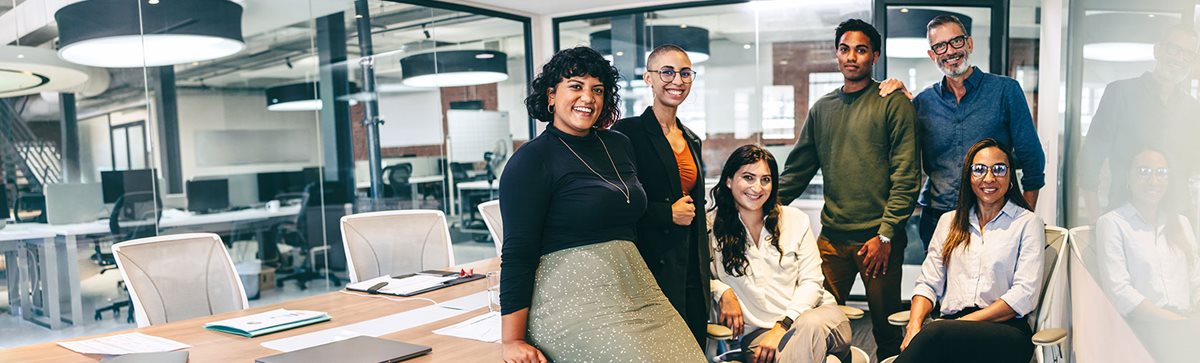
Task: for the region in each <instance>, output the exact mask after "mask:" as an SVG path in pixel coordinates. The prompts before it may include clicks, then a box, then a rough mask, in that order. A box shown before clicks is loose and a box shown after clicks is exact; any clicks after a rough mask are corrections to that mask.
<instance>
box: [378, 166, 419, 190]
mask: <svg viewBox="0 0 1200 363" xmlns="http://www.w3.org/2000/svg"><path fill="white" fill-rule="evenodd" d="M412 169H413V167H412V163H399V164H396V165H390V166H388V167H386V168H383V174H384V177H385V178H386V179H387V181H388V184H391V185H398V184H408V178H409V177H411V176H412Z"/></svg>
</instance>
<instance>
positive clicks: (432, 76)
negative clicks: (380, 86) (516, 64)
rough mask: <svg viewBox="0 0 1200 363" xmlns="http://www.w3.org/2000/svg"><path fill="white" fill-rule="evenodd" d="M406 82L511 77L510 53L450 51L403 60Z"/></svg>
mask: <svg viewBox="0 0 1200 363" xmlns="http://www.w3.org/2000/svg"><path fill="white" fill-rule="evenodd" d="M400 71H401V73H402V74H403V76H404V81H403V82H404V85H406V86H409V87H458V86H473V85H480V84H489V83H496V82H500V81H504V80H506V79H508V55H507V54H504V53H503V52H497V51H493V50H448V51H436V52H430V53H421V54H414V55H410V56H407V57H404V58H403V59H400Z"/></svg>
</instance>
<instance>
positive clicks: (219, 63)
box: [0, 0, 530, 347]
mask: <svg viewBox="0 0 1200 363" xmlns="http://www.w3.org/2000/svg"><path fill="white" fill-rule="evenodd" d="M85 3H96V4H99V3H104V4H102V5H104V6H103V7H101V8H95V7H92V8H84V10H85V11H82V12H81V11H78V10H79V9H72V8H71V6H64V5H55V7H52V8H49V9H47V10H45V11H46V12H48V19H50V20H49V21H48V22H47V23H46V24H28V23H22V24H21V27H16V26H15V20H14V18H12V17H8V16H0V28H2V29H8V30H10V31H9V32H6V35H5V36H4V38H5V39H4V41H5V42H11V43H12V44H22V45H24V46H25V47H26V48H29V47H30V46H32V47H34V48H38V49H41V50H44V51H45V52H47V54H49V55H50V56H51V57H52V58H53V59H51V60H57V61H58V62H60V63H65V64H66V65H67V68H71V69H75V70H76V71H77V72H78V73H79V74H80V75H78V76H77V78H82V79H85V80H86V81H84V82H79V83H77V84H73V85H71V86H70V87H62V86H60V87H59V88H57V89H50V90H46V91H43V93H40V94H39V93H38V92H32V93H29V92H25V93H24V94H17V95H14V94H13V93H12V92H6V90H4V89H0V96H3V97H7V98H5V99H4V100H3V104H2V105H0V111H2V112H0V116H3V117H2V118H3V123H4V124H5V125H4V127H3V129H5V130H6V131H5V132H4V133H7V134H6V135H3V136H4V137H3V139H2V140H0V143H2V144H3V145H2V146H3V147H4V149H3V153H4V155H5V158H4V170H3V175H4V181H5V189H4V191H5V193H0V195H6V196H5V197H4V198H6V199H7V200H6V203H7V206H8V207H6V208H3V210H4V211H5V212H10V211H11V213H10V214H12V215H13V216H14V218H11V219H10V220H9V221H8V225H7V228H5V233H32V234H29V235H28V236H41V234H39V233H49V234H50V235H51V236H52V237H49V239H50V240H51V241H53V245H54V248H53V249H49V250H46V249H41V248H38V247H37V246H40V245H39V244H38V243H41V242H40V241H41V240H40V239H39V238H42V237H36V238H34V237H30V238H26V239H24V240H22V239H21V238H19V237H13V238H14V239H15V242H12V243H10V242H7V241H6V242H4V243H5V244H4V245H3V246H4V250H3V252H5V254H4V256H3V259H2V260H0V261H2V263H0V271H3V272H4V274H5V275H4V276H6V277H8V278H9V279H8V281H10V283H9V284H8V285H7V289H6V290H5V291H6V294H8V296H10V299H5V300H4V301H6V302H8V303H7V304H6V305H2V306H0V312H6V313H8V312H11V314H9V315H4V316H2V317H0V330H5V331H16V332H17V333H14V334H5V336H6V337H5V338H4V339H3V341H2V342H0V346H4V347H14V346H19V345H24V344H28V343H32V342H38V341H47V340H52V339H60V338H64V337H66V336H62V335H49V334H46V333H45V330H43V329H44V328H43V327H50V328H52V329H63V328H66V329H69V330H70V331H71V333H68V335H69V336H75V335H83V334H93V333H99V332H104V331H111V330H117V329H126V328H132V327H134V325H133V324H132V321H133V320H132V318H131V315H130V314H131V310H130V308H129V294H128V291H127V290H126V289H125V287H124V284H123V283H121V280H122V278H121V275H120V274H119V273H116V270H115V269H116V266H115V261H114V257H113V254H112V245H113V244H114V243H118V242H122V241H126V240H131V239H135V238H143V237H152V236H165V235H177V234H181V233H188V232H205V233H215V234H217V235H218V236H220V237H221V240H222V242H223V243H224V244H225V245H226V247H227V251H228V253H229V255H230V259H231V260H232V261H233V262H234V264H235V265H236V266H237V269H238V272H239V274H241V277H242V283H243V285H244V287H245V288H246V291H247V294H248V295H249V298H250V304H251V306H258V305H260V304H267V303H274V302H279V301H284V300H289V299H294V298H298V297H302V296H307V295H311V294H315V293H320V292H326V291H332V290H336V289H340V288H341V287H342V286H343V285H344V284H345V283H346V282H347V281H348V280H349V279H350V276H349V275H348V271H347V270H348V266H347V262H346V256H345V252H344V251H345V249H344V247H343V238H342V234H341V228H340V224H339V220H340V218H341V217H343V216H346V215H349V214H353V213H360V212H368V211H383V210H398V209H425V210H433V211H443V213H444V214H445V215H446V218H447V222H448V226H449V229H450V237H451V241H452V243H453V245H452V247H451V248H450V249H449V251H447V252H445V253H442V255H441V256H432V254H434V253H433V252H430V254H429V255H422V256H417V255H420V254H415V253H409V254H408V255H414V256H416V257H415V258H417V259H421V260H422V261H426V263H430V262H429V261H438V262H437V266H443V265H446V264H448V263H449V262H451V261H453V262H454V263H465V262H471V261H475V260H480V259H484V258H491V257H495V256H496V253H495V248H494V246H493V244H492V241H491V240H490V237H489V234H488V231H487V228H486V227H485V225H484V223H483V222H482V219H481V216H480V215H479V212H478V211H477V208H476V205H477V204H479V203H481V202H484V201H487V200H491V199H495V198H496V195H495V193H494V190H495V188H494V187H493V184H495V183H494V180H495V176H496V175H499V174H500V173H501V170H502V168H503V165H504V162H505V160H506V159H507V157H508V155H511V152H512V150H513V148H514V146H516V145H519V144H520V143H522V142H524V141H526V140H528V139H529V134H530V131H529V125H530V122H529V118H528V116H527V114H526V112H525V108H524V104H523V100H524V97H525V93H526V84H527V83H528V82H527V79H528V72H527V69H528V68H529V67H530V65H529V62H528V56H527V53H528V51H529V44H530V41H529V34H528V33H527V29H529V28H530V25H529V19H527V18H522V17H517V16H512V15H508V14H500V13H495V12H490V11H482V10H478V9H473V8H466V7H462V6H457V5H453V4H439V5H438V6H442V7H445V8H439V7H430V6H423V5H413V4H408V3H405V2H403V1H390V0H389V1H384V0H370V1H354V0H337V1H310V0H304V1H247V2H244V1H218V2H217V3H219V4H216V5H214V4H208V5H212V6H203V7H197V6H193V5H189V4H193V3H198V2H186V1H181V2H174V1H107V0H105V1H88V2H85ZM422 3H423V4H424V2H422ZM22 5H23V4H19V3H17V4H16V6H17V8H20V7H21V6H22ZM38 6H39V9H40V7H41V3H38ZM5 8H7V6H6V7H5ZM18 10H19V9H18ZM9 11H16V10H14V9H0V12H9ZM0 15H9V14H0ZM56 15H57V19H58V21H57V23H56V22H55V21H54V20H55V19H56V17H55V16H56ZM101 15H103V16H101ZM139 16H140V18H139ZM80 17H90V18H96V17H102V18H110V19H112V20H111V21H99V22H95V21H93V22H76V21H72V19H79V18H80ZM181 17H186V19H185V20H187V21H181V20H180V19H181ZM139 19H141V20H140V21H139ZM83 23H87V24H83ZM80 24H83V25H80ZM180 24H184V25H180ZM126 28H129V29H126ZM13 29H15V31H12V30H13ZM31 29H32V30H31ZM139 29H144V32H145V33H144V34H143V33H141V32H142V31H143V30H139ZM360 29H361V30H364V34H359V30H360ZM106 31H107V32H108V33H105V32H106ZM114 32H115V33H121V32H130V33H128V34H124V35H127V37H125V38H123V39H116V38H113V37H104V36H101V37H97V35H96V34H111V33H114ZM7 33H12V34H15V35H11V36H10V35H7ZM180 34H183V35H180ZM197 34H204V35H205V36H197ZM109 38H112V39H109ZM97 40H99V41H101V42H97ZM29 43H34V44H29ZM56 46H57V48H56ZM7 48H12V47H11V46H10V47H7ZM56 52H57V54H55V53H56ZM9 53H12V55H14V56H15V55H16V54H17V53H20V52H19V49H17V50H14V49H6V50H4V53H3V54H0V56H7V55H9ZM26 54H29V56H28V58H35V59H40V58H36V57H34V55H32V53H28V52H26V53H22V54H21V57H20V58H26ZM47 62H49V61H47ZM3 71H7V70H3ZM0 73H10V72H0ZM35 73H36V72H35ZM70 75H72V74H69V76H70ZM0 77H4V76H0ZM54 77H58V76H56V75H50V78H51V81H56V79H54ZM17 78H20V77H17ZM16 81H17V82H26V81H28V82H34V84H35V85H36V81H38V79H37V78H33V80H32V81H29V80H26V79H24V78H20V79H16ZM47 82H49V81H47ZM7 83H8V82H7V81H6V80H5V81H0V85H4V84H7ZM22 84H23V83H22ZM51 84H52V85H58V83H51ZM60 92H61V93H62V94H64V95H67V96H63V97H62V98H60V94H59V93H60ZM10 129H12V130H13V131H8V130H10ZM372 165H375V166H372ZM373 180H374V181H375V184H374V185H373V183H372V181H373ZM496 186H498V185H496ZM397 228H399V226H398V227H397ZM22 236H24V235H22ZM405 242H407V243H419V241H417V242H411V241H405ZM480 242H482V243H480ZM10 244H11V245H12V246H11V248H10ZM401 250H404V251H407V250H405V249H401ZM188 257H189V256H166V257H164V258H180V259H186V258H188ZM401 257H404V256H401ZM401 257H397V258H401ZM48 266H53V267H52V268H51V269H47V267H48ZM18 267H24V271H17V270H18V269H19V268H18ZM55 271H57V272H55ZM14 279H18V280H19V281H24V283H13V281H14ZM52 279H53V280H55V281H56V284H47V282H48V281H49V280H52ZM55 285H57V286H55ZM0 289H5V287H0ZM26 298H28V300H30V302H29V303H26V304H20V303H19V302H21V301H23V300H25V299H26ZM55 300H61V304H56V303H55V302H54V301H55ZM27 317H28V318H30V319H29V320H31V321H26V319H25V318H27ZM9 327H12V328H13V330H9Z"/></svg>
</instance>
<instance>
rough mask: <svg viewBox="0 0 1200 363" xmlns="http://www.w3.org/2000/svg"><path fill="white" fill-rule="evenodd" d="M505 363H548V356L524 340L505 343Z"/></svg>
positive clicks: (503, 346)
mask: <svg viewBox="0 0 1200 363" xmlns="http://www.w3.org/2000/svg"><path fill="white" fill-rule="evenodd" d="M501 350H503V351H504V363H546V356H545V355H542V352H541V351H539V350H537V348H534V347H533V346H532V345H529V343H526V342H525V341H524V340H514V341H508V342H504V344H503V345H502V346H501Z"/></svg>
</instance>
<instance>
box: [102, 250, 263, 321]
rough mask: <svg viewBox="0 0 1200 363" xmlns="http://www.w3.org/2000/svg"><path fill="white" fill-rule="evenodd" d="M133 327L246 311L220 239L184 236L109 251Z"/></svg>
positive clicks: (238, 280) (236, 280)
mask: <svg viewBox="0 0 1200 363" xmlns="http://www.w3.org/2000/svg"><path fill="white" fill-rule="evenodd" d="M112 251H113V256H114V257H115V258H116V260H117V268H118V269H120V270H121V278H123V279H125V284H126V286H127V287H128V289H129V297H130V300H131V301H132V302H133V307H134V309H133V310H134V312H135V315H134V319H135V320H136V321H137V325H138V327H147V326H151V325H156V324H163V323H169V322H172V321H178V320H184V319H190V318H194V317H198V316H208V315H213V314H219V313H224V312H229V311H236V310H241V309H245V308H248V307H250V304H249V302H248V301H246V290H245V289H244V288H243V287H242V280H241V279H239V278H238V274H237V270H235V269H234V267H233V260H232V259H230V258H229V252H228V251H226V250H225V244H224V243H222V242H221V237H220V236H217V235H215V234H212V233H187V234H175V235H167V236H157V237H148V238H141V239H135V240H130V241H125V242H121V243H117V244H115V245H113V246H112Z"/></svg>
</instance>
